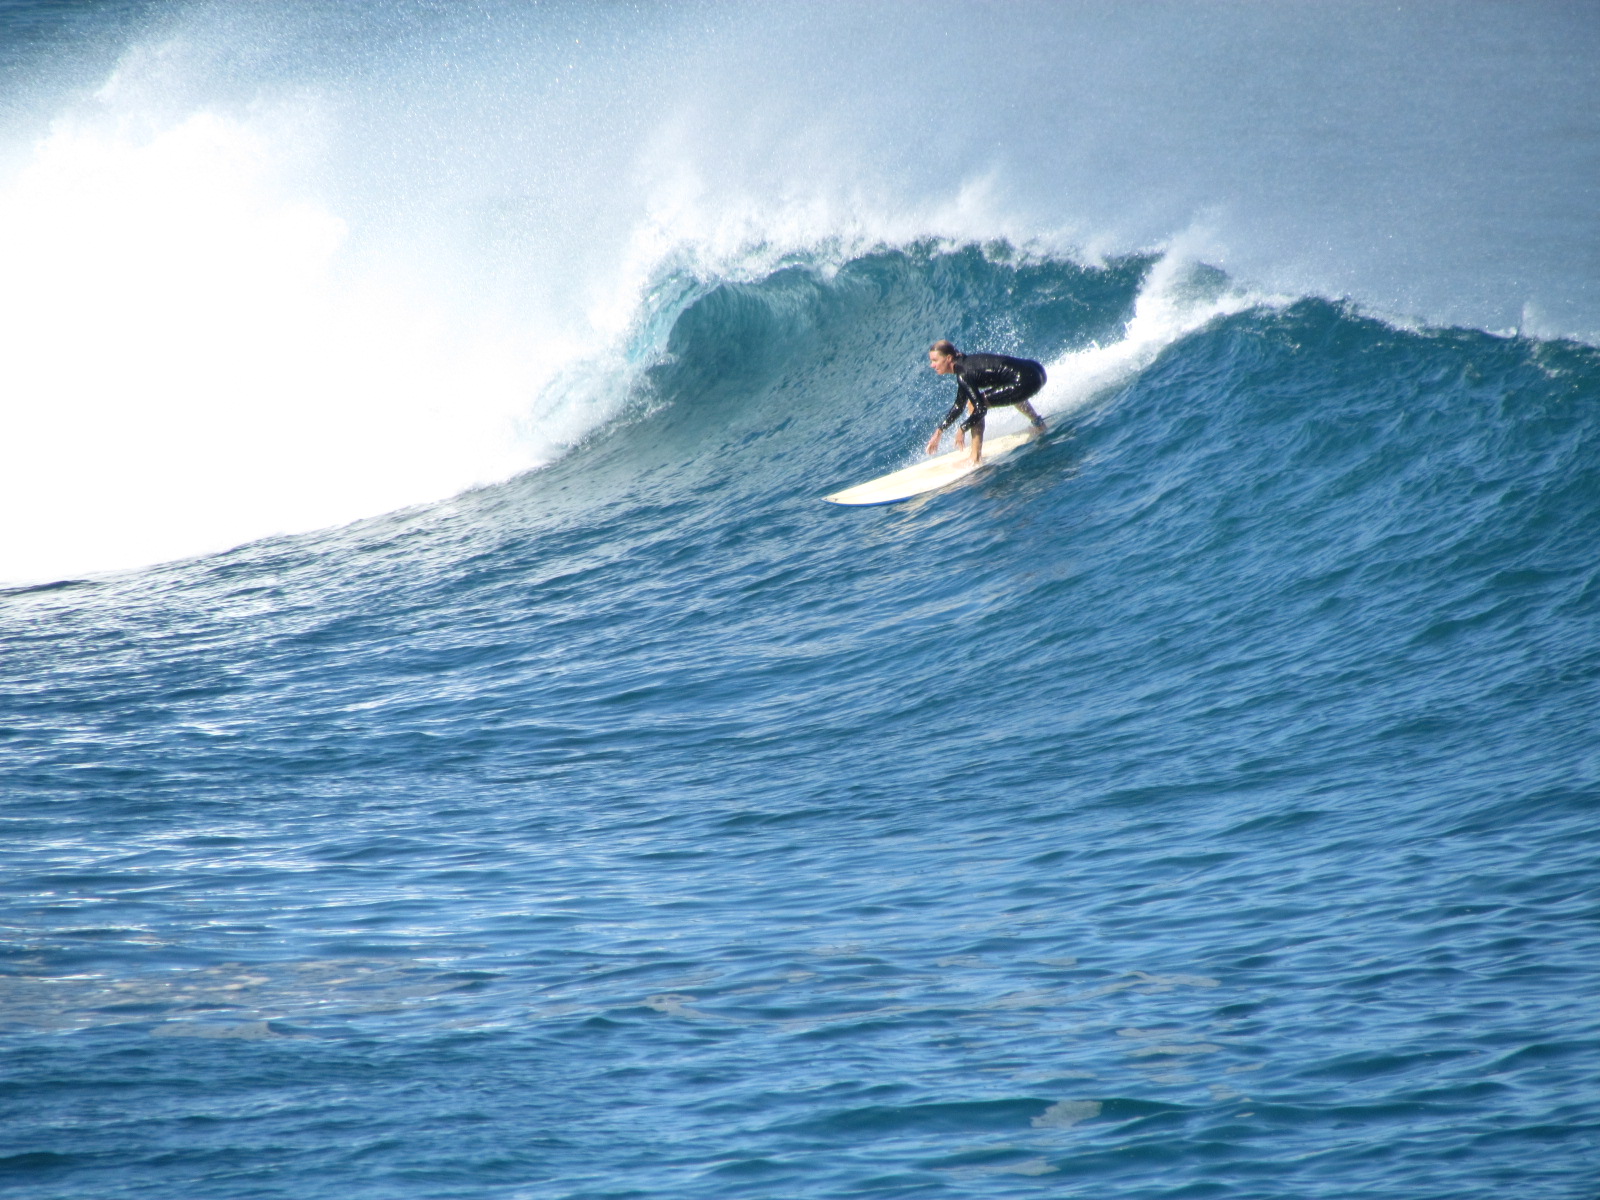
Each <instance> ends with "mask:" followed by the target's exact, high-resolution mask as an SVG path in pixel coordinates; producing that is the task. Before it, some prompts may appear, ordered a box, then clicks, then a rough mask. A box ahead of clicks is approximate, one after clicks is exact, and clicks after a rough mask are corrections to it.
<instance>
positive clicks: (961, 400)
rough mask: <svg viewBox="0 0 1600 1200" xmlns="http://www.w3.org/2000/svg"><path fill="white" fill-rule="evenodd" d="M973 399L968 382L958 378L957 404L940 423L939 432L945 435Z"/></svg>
mask: <svg viewBox="0 0 1600 1200" xmlns="http://www.w3.org/2000/svg"><path fill="white" fill-rule="evenodd" d="M971 397H972V388H971V387H969V386H968V384H967V381H966V380H965V379H962V378H961V377H960V376H959V375H958V376H956V402H955V403H954V404H952V405H951V406H950V411H949V412H947V413H945V415H944V420H942V421H940V422H939V432H940V433H943V432H944V431H945V430H946V429H949V428H950V426H951V425H952V424H954V422H955V419H956V418H957V417H959V416H960V415H961V410H962V409H964V408H965V407H966V406H967V401H968V399H970V398H971Z"/></svg>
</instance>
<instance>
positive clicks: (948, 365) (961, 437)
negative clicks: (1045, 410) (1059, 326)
mask: <svg viewBox="0 0 1600 1200" xmlns="http://www.w3.org/2000/svg"><path fill="white" fill-rule="evenodd" d="M928 365H929V366H930V367H932V368H933V369H934V370H935V371H937V372H938V373H939V374H940V375H954V376H955V377H956V402H955V403H954V404H952V405H951V406H950V411H949V412H947V413H945V415H944V420H942V421H940V422H939V428H937V429H935V430H934V431H933V437H931V438H929V439H928V453H929V454H933V453H935V452H937V451H938V449H939V439H940V438H942V437H944V431H945V430H946V429H948V428H950V423H951V422H952V421H954V420H955V419H956V418H957V417H959V416H960V415H961V410H962V408H963V407H964V408H965V409H966V410H967V419H966V420H965V421H963V422H961V428H960V429H958V430H956V449H957V450H959V449H961V447H962V446H963V445H964V444H965V443H966V437H967V434H968V432H969V431H970V432H971V434H972V461H973V463H974V464H977V463H978V462H979V460H981V459H982V457H983V418H984V416H985V415H987V413H988V411H989V410H990V409H991V408H998V407H1004V406H1006V405H1015V406H1016V407H1017V408H1020V409H1021V410H1022V413H1023V415H1024V416H1026V417H1027V418H1028V420H1030V421H1032V422H1033V427H1034V429H1035V430H1036V431H1037V432H1039V433H1043V432H1044V418H1042V417H1041V416H1040V415H1039V414H1038V413H1036V412H1035V411H1034V410H1033V405H1031V404H1029V403H1028V401H1029V400H1030V399H1032V398H1033V397H1034V396H1036V395H1038V394H1039V390H1040V389H1041V388H1042V387H1044V380H1045V375H1044V367H1043V366H1041V365H1040V364H1039V363H1036V362H1034V361H1033V360H1032V359H1031V358H1008V357H1007V356H1006V355H1004V354H963V353H961V351H959V350H957V349H956V348H955V347H954V346H953V345H951V344H950V343H949V342H946V341H938V342H935V343H934V344H933V345H932V346H931V347H929V348H928Z"/></svg>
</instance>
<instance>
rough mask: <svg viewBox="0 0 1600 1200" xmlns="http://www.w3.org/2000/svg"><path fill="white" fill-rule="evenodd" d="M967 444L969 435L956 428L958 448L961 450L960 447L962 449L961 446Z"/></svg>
mask: <svg viewBox="0 0 1600 1200" xmlns="http://www.w3.org/2000/svg"><path fill="white" fill-rule="evenodd" d="M966 444H967V435H966V434H964V433H962V432H961V430H959V429H958V430H956V449H957V450H959V449H961V447H963V446H965V445H966Z"/></svg>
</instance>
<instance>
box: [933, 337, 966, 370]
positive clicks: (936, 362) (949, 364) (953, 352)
mask: <svg viewBox="0 0 1600 1200" xmlns="http://www.w3.org/2000/svg"><path fill="white" fill-rule="evenodd" d="M960 357H961V351H959V350H957V349H956V348H955V346H954V345H952V344H951V343H950V342H946V341H943V340H940V341H937V342H935V343H934V344H933V345H931V346H929V347H928V365H929V366H930V367H932V368H933V369H934V370H935V371H937V372H938V373H939V374H941V375H953V374H955V369H956V359H958V358H960Z"/></svg>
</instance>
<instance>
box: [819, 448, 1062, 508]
mask: <svg viewBox="0 0 1600 1200" xmlns="http://www.w3.org/2000/svg"><path fill="white" fill-rule="evenodd" d="M1037 436H1038V435H1037V434H1035V433H1034V432H1033V431H1032V430H1026V431H1024V432H1022V433H1005V434H1001V435H1000V436H999V437H993V438H985V439H984V441H983V461H982V462H980V463H977V464H976V465H974V463H973V462H972V459H971V453H970V451H968V450H965V449H963V450H950V451H947V452H946V453H944V454H939V455H935V456H934V457H932V458H927V459H924V460H923V461H922V462H919V463H913V464H912V465H911V466H909V467H902V468H901V469H900V470H898V471H891V472H890V473H889V474H887V475H880V476H878V478H876V479H869V480H867V481H866V482H865V483H858V484H855V485H854V486H852V487H847V488H844V489H842V490H841V491H837V492H833V493H831V494H829V495H827V496H824V497H823V499H824V500H826V501H828V502H829V503H830V504H847V505H868V504H894V503H895V502H897V501H900V500H910V499H911V498H912V497H913V496H921V495H925V494H926V493H928V492H932V491H937V490H938V489H939V488H942V487H948V486H949V485H950V484H952V483H955V482H957V481H958V480H961V479H965V478H966V477H967V476H968V475H971V474H972V473H973V472H974V471H980V470H982V469H983V468H984V467H987V466H989V465H990V464H991V463H993V462H996V461H997V460H999V459H1001V458H1004V457H1005V456H1006V455H1008V454H1010V453H1011V452H1012V451H1013V450H1016V449H1017V448H1019V447H1021V446H1024V445H1026V444H1027V443H1028V442H1031V441H1033V440H1034V438H1035V437H1037Z"/></svg>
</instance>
